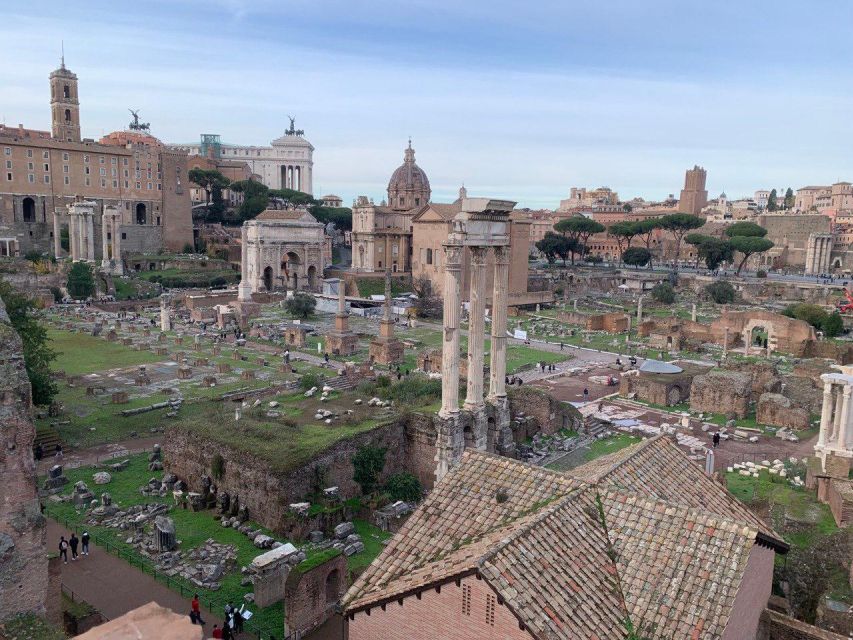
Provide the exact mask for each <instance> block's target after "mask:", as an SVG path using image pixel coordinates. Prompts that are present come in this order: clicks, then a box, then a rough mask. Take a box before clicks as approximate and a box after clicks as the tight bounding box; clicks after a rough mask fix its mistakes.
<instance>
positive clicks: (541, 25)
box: [0, 0, 853, 208]
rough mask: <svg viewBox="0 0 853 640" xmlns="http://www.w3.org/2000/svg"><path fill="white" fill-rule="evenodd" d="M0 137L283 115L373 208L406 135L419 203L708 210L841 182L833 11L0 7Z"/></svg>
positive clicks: (758, 4) (383, 3) (228, 125)
mask: <svg viewBox="0 0 853 640" xmlns="http://www.w3.org/2000/svg"><path fill="white" fill-rule="evenodd" d="M0 11H2V13H0V16H2V19H0V121H3V122H5V123H6V124H7V125H12V126H14V125H17V124H18V123H23V124H24V126H27V127H31V128H42V129H49V128H50V110H49V95H48V82H47V76H48V74H49V73H50V71H51V70H53V69H55V68H56V67H57V66H58V63H59V58H60V49H61V43H62V42H63V41H64V48H65V61H66V65H67V67H68V68H69V69H71V70H72V71H74V72H75V73H76V74H77V75H78V77H79V80H80V101H81V121H82V129H83V135H84V136H86V137H100V136H101V135H103V134H105V133H109V132H111V131H115V130H119V129H123V128H125V127H126V126H127V123H128V122H129V120H130V114H129V113H128V111H127V109H128V108H133V109H139V110H140V116H141V119H142V120H143V121H144V122H150V123H151V131H152V133H153V134H154V135H156V136H157V137H158V138H160V139H161V140H163V141H164V142H191V141H197V140H198V138H199V135H200V134H201V133H218V134H220V135H221V136H222V140H223V141H226V142H230V143H236V144H257V145H265V144H269V142H270V141H271V140H273V139H274V138H276V137H278V136H280V135H281V134H282V132H283V131H284V130H285V129H286V128H287V127H288V125H289V122H288V120H287V116H288V115H293V116H295V117H296V126H297V128H300V129H304V130H305V135H306V138H307V139H308V140H310V141H311V143H312V144H313V145H314V147H315V152H314V193H315V195H322V194H325V193H336V194H338V195H340V196H342V197H343V199H344V202H345V203H348V202H350V201H351V200H352V199H353V198H355V197H356V196H358V195H368V196H371V197H373V198H375V199H376V201H377V202H378V201H379V200H381V199H382V198H383V197H384V193H385V188H386V185H387V181H388V178H389V177H390V175H391V173H392V172H393V170H394V169H395V168H396V167H397V166H398V165H399V164H400V163H401V162H402V158H403V149H404V148H405V146H406V143H407V140H408V138H409V137H410V136H411V138H412V145H413V147H414V148H415V150H416V159H417V162H418V164H419V165H420V166H421V167H422V168H423V169H424V170H425V171H426V172H427V175H428V176H429V179H430V182H431V185H432V190H433V200H435V201H438V202H440V201H450V200H452V199H453V198H455V197H456V193H457V191H458V188H459V186H460V185H461V184H463V183H464V185H465V186H466V188H467V190H468V193H469V195H487V196H493V197H500V198H506V199H510V200H515V201H517V202H519V205H520V206H528V207H533V208H539V207H548V208H554V207H556V206H557V205H558V204H559V200H560V199H561V198H565V197H567V196H568V192H569V189H570V188H571V187H572V186H586V187H598V186H602V185H606V186H609V187H611V188H613V189H615V190H617V191H618V192H619V195H620V197H621V198H622V199H625V200H627V199H630V198H632V197H635V196H640V197H644V198H646V199H662V198H665V197H666V196H667V195H668V194H670V193H674V194H676V195H677V194H678V191H679V190H680V189H681V187H682V184H683V180H684V171H685V170H686V169H688V168H690V167H692V166H693V165H695V164H698V165H700V166H703V167H705V168H706V169H707V171H708V185H707V186H708V190H709V195H710V196H711V197H716V196H717V195H718V194H719V193H720V192H721V191H725V192H726V193H727V194H728V196H729V197H730V198H733V197H738V196H744V195H751V194H752V193H753V192H754V191H755V190H756V189H760V188H774V187H775V188H777V189H782V188H786V187H789V186H790V187H793V188H795V189H796V188H797V187H800V186H804V185H806V184H830V183H832V182H835V181H838V180H841V179H847V180H850V179H853V154H851V153H850V141H851V139H853V136H851V133H853V118H851V117H850V114H851V113H853V82H851V75H853V64H851V63H853V46H851V42H853V37H851V36H853V2H850V1H849V0H834V1H829V0H810V1H809V2H802V1H801V0H774V1H766V0H748V1H746V2H744V1H743V0H736V1H733V0H714V1H712V2H708V1H707V0H704V1H703V2H695V1H694V0H680V1H677V2H676V1H674V0H561V1H560V0H539V1H537V0H528V1H527V2H516V1H507V0H491V1H488V2H487V1H485V0H457V1H456V2H450V1H446V0H373V1H371V2H365V1H362V0H278V1H275V0H269V1H268V0H254V1H250V0H163V1H152V2H146V1H144V0H141V1H139V0H137V1H136V2H132V3H130V2H124V1H123V0H113V1H109V2H105V1H102V0H85V1H82V0H64V1H41V0H30V1H29V2H20V1H19V0H4V2H3V4H2V9H0Z"/></svg>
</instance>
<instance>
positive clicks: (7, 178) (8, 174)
mask: <svg viewBox="0 0 853 640" xmlns="http://www.w3.org/2000/svg"><path fill="white" fill-rule="evenodd" d="M6 180H8V181H9V182H12V174H11V173H7V174H6Z"/></svg>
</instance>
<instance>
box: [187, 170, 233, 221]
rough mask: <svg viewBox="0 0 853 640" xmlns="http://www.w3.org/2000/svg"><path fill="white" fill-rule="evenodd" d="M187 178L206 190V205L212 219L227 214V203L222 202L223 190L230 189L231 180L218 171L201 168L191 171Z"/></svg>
mask: <svg viewBox="0 0 853 640" xmlns="http://www.w3.org/2000/svg"><path fill="white" fill-rule="evenodd" d="M187 177H188V178H189V179H190V182H192V183H194V184H197V185H198V186H199V187H201V188H202V189H204V193H205V204H206V205H207V207H208V213H209V214H211V216H210V217H212V218H219V217H221V216H222V214H223V213H224V212H225V203H224V202H223V201H222V190H223V189H227V188H228V186H229V185H230V184H231V180H229V179H228V178H226V177H225V176H224V175H222V173H220V172H219V171H217V170H216V169H202V168H201V167H194V168H192V169H190V170H189V172H188V173H187ZM211 200H212V203H211Z"/></svg>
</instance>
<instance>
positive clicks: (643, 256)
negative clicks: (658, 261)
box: [622, 247, 652, 267]
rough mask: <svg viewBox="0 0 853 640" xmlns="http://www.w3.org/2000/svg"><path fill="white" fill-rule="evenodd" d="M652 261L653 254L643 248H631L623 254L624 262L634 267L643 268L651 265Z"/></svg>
mask: <svg viewBox="0 0 853 640" xmlns="http://www.w3.org/2000/svg"><path fill="white" fill-rule="evenodd" d="M651 259H652V253H651V251H649V250H648V249H644V248H643V247H631V248H630V249H626V250H625V252H624V253H623V254H622V262H624V263H625V264H629V265H631V266H633V267H643V266H645V265H647V264H649V261H650V260H651Z"/></svg>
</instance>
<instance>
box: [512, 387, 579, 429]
mask: <svg viewBox="0 0 853 640" xmlns="http://www.w3.org/2000/svg"><path fill="white" fill-rule="evenodd" d="M507 397H508V398H509V411H510V418H511V420H512V421H513V425H514V426H513V431H514V432H515V431H516V427H515V421H516V420H517V418H518V416H519V415H522V414H523V415H524V416H531V417H533V419H534V420H533V421H534V422H535V426H536V433H542V434H544V435H551V434H554V433H556V432H557V431H559V430H560V429H573V430H575V431H578V430H580V429H581V428H582V427H583V417H582V416H581V414H580V412H579V411H578V410H577V409H575V408H574V407H572V406H571V405H569V404H568V403H564V402H558V401H557V400H554V398H553V397H551V394H549V393H548V392H547V391H545V390H544V389H540V388H538V387H533V386H522V387H518V388H511V389H509V390H508V392H507ZM532 435H534V434H533V433H530V432H529V429H526V430H525V433H515V436H516V442H517V443H520V442H523V441H524V439H525V438H527V437H530V436H532Z"/></svg>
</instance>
